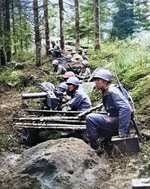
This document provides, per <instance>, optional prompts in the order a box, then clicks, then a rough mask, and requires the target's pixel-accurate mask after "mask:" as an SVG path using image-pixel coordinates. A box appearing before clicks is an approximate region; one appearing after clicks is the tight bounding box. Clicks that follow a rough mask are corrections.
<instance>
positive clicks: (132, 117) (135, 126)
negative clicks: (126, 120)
mask: <svg viewBox="0 0 150 189" xmlns="http://www.w3.org/2000/svg"><path fill="white" fill-rule="evenodd" d="M114 74H115V77H116V80H117V83H118V86H119V88H120V91H121V92H122V94H123V95H124V96H125V97H126V99H128V101H129V104H130V106H131V123H132V125H133V127H134V129H135V131H136V133H137V135H138V137H139V138H140V137H141V133H140V130H139V128H138V126H137V124H136V122H135V120H134V111H135V108H134V103H133V100H132V97H131V96H130V95H129V94H128V92H127V91H126V90H125V88H124V87H123V85H122V84H121V83H120V81H119V78H118V76H117V74H116V72H115V71H114Z"/></svg>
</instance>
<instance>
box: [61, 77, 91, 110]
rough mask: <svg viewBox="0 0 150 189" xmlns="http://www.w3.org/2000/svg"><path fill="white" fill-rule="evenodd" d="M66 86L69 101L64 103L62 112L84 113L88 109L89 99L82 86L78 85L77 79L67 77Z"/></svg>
mask: <svg viewBox="0 0 150 189" xmlns="http://www.w3.org/2000/svg"><path fill="white" fill-rule="evenodd" d="M66 84H67V85H68V89H69V95H70V97H71V100H69V101H68V102H67V103H66V106H65V107H64V108H63V111H69V110H73V111H84V110H87V109H88V108H90V106H91V101H90V98H89V97H88V95H87V94H86V93H85V92H84V90H83V88H82V86H81V85H79V79H78V78H77V77H69V78H68V80H67V82H66Z"/></svg>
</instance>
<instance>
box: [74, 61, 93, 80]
mask: <svg viewBox="0 0 150 189" xmlns="http://www.w3.org/2000/svg"><path fill="white" fill-rule="evenodd" d="M81 64H82V65H83V67H82V68H81V69H80V73H79V75H76V77H77V78H78V79H79V80H82V81H88V79H89V78H90V74H91V71H90V69H89V68H88V65H89V63H88V61H87V60H83V61H82V63H81Z"/></svg>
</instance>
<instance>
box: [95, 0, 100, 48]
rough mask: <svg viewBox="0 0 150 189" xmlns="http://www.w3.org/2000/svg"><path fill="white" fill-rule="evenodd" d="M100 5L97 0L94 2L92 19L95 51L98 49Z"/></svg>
mask: <svg viewBox="0 0 150 189" xmlns="http://www.w3.org/2000/svg"><path fill="white" fill-rule="evenodd" d="M99 9H100V5H99V0H94V18H95V21H94V22H95V50H99V49H100V10H99Z"/></svg>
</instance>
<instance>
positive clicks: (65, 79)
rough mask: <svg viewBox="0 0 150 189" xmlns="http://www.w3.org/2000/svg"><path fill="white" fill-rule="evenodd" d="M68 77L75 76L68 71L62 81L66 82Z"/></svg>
mask: <svg viewBox="0 0 150 189" xmlns="http://www.w3.org/2000/svg"><path fill="white" fill-rule="evenodd" d="M69 77H75V74H74V73H73V72H72V71H68V72H66V73H65V74H64V75H63V78H64V81H67V79H68V78H69Z"/></svg>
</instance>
